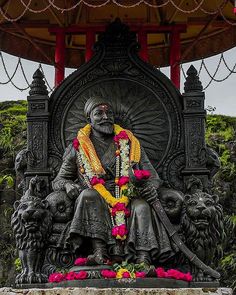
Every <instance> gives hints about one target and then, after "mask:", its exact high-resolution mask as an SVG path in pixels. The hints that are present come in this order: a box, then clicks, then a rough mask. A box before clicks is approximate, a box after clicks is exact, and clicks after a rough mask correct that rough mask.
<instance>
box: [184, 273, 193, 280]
mask: <svg viewBox="0 0 236 295" xmlns="http://www.w3.org/2000/svg"><path fill="white" fill-rule="evenodd" d="M183 280H184V281H187V282H191V281H192V280H193V277H192V275H191V274H190V273H189V272H187V273H185V274H184V277H183Z"/></svg>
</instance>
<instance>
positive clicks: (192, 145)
mask: <svg viewBox="0 0 236 295" xmlns="http://www.w3.org/2000/svg"><path fill="white" fill-rule="evenodd" d="M202 128H203V125H202V124H201V119H193V120H191V121H189V130H187V131H186V132H187V133H188V134H189V139H190V140H189V151H191V154H190V155H189V156H188V163H187V164H188V166H191V167H201V166H202V167H204V165H205V164H206V148H205V147H204V146H203V138H202V134H204V132H203V130H202Z"/></svg>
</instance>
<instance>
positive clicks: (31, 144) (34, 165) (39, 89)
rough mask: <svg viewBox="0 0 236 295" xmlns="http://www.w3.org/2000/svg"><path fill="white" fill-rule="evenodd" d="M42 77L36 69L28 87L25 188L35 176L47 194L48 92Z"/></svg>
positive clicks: (48, 173)
mask: <svg viewBox="0 0 236 295" xmlns="http://www.w3.org/2000/svg"><path fill="white" fill-rule="evenodd" d="M43 78H44V76H43V74H42V72H41V71H40V70H39V69H38V70H37V71H36V72H35V73H34V75H33V82H32V84H31V85H30V88H31V89H30V91H29V96H28V97H27V100H28V112H27V150H28V162H27V170H26V172H25V176H26V187H28V183H29V180H30V179H31V178H32V177H34V176H35V175H38V176H40V178H41V179H42V180H44V185H45V189H44V193H45V194H46V193H48V186H49V175H50V171H49V168H48V121H49V112H48V103H49V97H48V91H47V87H46V85H45V82H44V80H43Z"/></svg>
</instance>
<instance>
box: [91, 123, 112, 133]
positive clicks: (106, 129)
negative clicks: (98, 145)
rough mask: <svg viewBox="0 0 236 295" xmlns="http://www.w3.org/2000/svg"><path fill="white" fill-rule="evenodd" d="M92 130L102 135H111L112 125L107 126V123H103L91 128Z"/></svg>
mask: <svg viewBox="0 0 236 295" xmlns="http://www.w3.org/2000/svg"><path fill="white" fill-rule="evenodd" d="M92 127H93V129H94V130H96V131H98V132H100V133H103V134H109V135H111V134H113V132H114V128H113V124H109V123H103V124H100V125H99V124H96V125H95V126H92Z"/></svg>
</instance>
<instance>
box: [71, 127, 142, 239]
mask: <svg viewBox="0 0 236 295" xmlns="http://www.w3.org/2000/svg"><path fill="white" fill-rule="evenodd" d="M90 133H91V125H89V124H87V125H86V126H85V127H84V128H82V129H80V130H79V132H78V135H77V138H76V139H75V140H74V141H73V146H74V148H75V149H76V151H77V157H78V162H79V164H80V171H81V173H82V174H83V175H84V179H85V182H86V183H87V185H88V186H92V187H93V188H94V189H95V190H96V191H97V192H98V193H99V195H100V196H101V197H102V198H103V199H104V200H105V201H106V203H107V204H108V205H109V206H110V207H111V208H113V209H112V210H113V211H111V212H113V213H112V215H111V219H112V224H113V228H112V236H114V237H115V238H116V239H119V240H125V239H126V236H127V234H128V229H127V227H126V221H125V218H126V217H128V214H127V212H128V211H129V210H128V209H127V208H126V206H127V205H128V203H129V198H128V197H127V196H126V195H125V193H126V191H127V189H128V183H129V174H128V169H129V165H130V162H139V161H140V157H141V149H140V143H139V141H138V139H137V138H136V137H135V136H134V135H133V134H132V132H130V131H128V130H125V129H123V128H121V127H120V126H119V125H114V135H115V136H114V142H115V144H116V147H117V149H116V153H115V156H116V177H115V179H114V181H115V184H116V188H115V197H114V196H113V195H112V194H111V193H110V192H109V191H108V190H107V189H106V187H105V186H104V185H105V181H104V179H103V178H102V177H101V175H105V171H104V169H103V167H102V164H101V162H100V159H99V158H98V156H97V153H96V150H95V148H94V145H93V143H92V142H91V140H90V138H89V136H90ZM118 207H119V210H118ZM115 208H116V209H117V210H115ZM121 208H122V209H121Z"/></svg>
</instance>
